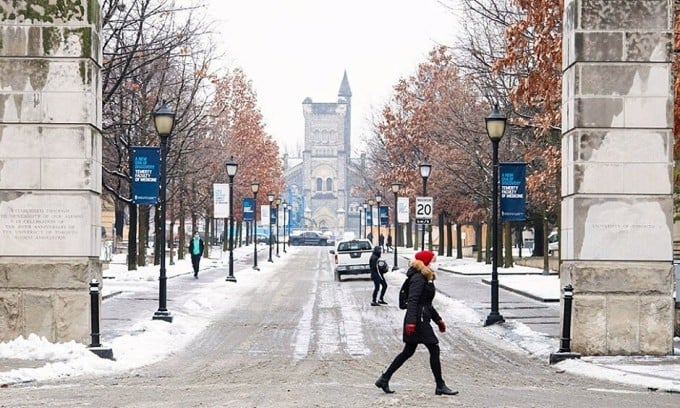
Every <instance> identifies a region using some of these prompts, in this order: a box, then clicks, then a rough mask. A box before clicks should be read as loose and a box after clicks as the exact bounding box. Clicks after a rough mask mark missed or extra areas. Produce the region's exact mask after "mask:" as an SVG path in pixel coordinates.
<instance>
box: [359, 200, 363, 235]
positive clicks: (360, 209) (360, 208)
mask: <svg viewBox="0 0 680 408" xmlns="http://www.w3.org/2000/svg"><path fill="white" fill-rule="evenodd" d="M363 209H364V207H362V206H361V205H359V238H361V211H362V210H363Z"/></svg>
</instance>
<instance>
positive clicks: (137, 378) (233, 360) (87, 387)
mask: <svg viewBox="0 0 680 408" xmlns="http://www.w3.org/2000/svg"><path fill="white" fill-rule="evenodd" d="M277 262H287V265H286V266H285V267H283V268H277V269H276V270H272V271H271V272H258V273H262V276H261V283H260V284H259V285H257V286H255V287H254V288H253V289H252V290H249V291H247V292H245V293H240V294H239V295H238V296H237V297H235V296H232V295H231V294H230V293H228V292H227V293H225V295H224V308H223V309H222V310H219V315H218V316H216V317H214V318H212V319H211V321H212V323H210V324H209V325H208V326H207V328H206V329H205V330H203V331H202V332H201V333H200V334H199V335H198V336H197V337H196V338H195V339H194V340H193V341H192V342H191V343H190V345H189V346H188V347H186V348H184V349H183V350H181V351H180V352H177V353H175V354H173V355H170V356H169V357H168V358H166V359H164V360H163V361H161V362H158V363H154V364H152V365H150V366H145V367H141V368H138V369H135V370H133V371H131V372H128V373H122V374H116V375H115V376H104V377H101V376H98V377H90V376H81V377H76V378H71V379H61V380H56V381H48V382H41V383H31V384H25V385H15V386H13V387H10V388H8V389H3V390H0V407H34V406H50V407H75V406H79V407H80V406H96V407H198V406H202V407H227V406H229V407H397V406H412V407H440V406H441V407H443V406H452V405H453V406H461V407H617V408H627V407H630V408H633V407H640V406H654V407H677V406H678V403H679V401H680V399H679V398H680V397H678V396H677V395H673V394H667V393H652V392H647V391H644V390H641V389H640V388H639V387H638V388H633V387H627V386H624V385H618V384H613V383H609V382H603V381H597V380H592V379H588V378H585V377H580V376H574V375H570V374H566V373H560V372H558V370H557V369H556V368H555V367H551V366H549V365H548V364H547V362H546V361H545V360H543V359H542V360H539V359H535V358H531V357H529V356H527V355H526V354H525V353H522V352H519V351H518V350H517V349H516V348H514V347H512V346H511V345H509V344H507V343H506V342H503V341H501V340H499V339H498V338H496V337H495V336H494V335H493V332H491V331H489V330H486V329H484V328H482V327H480V325H479V324H477V323H473V322H467V321H456V320H455V319H454V318H453V317H452V316H454V315H455V313H454V312H455V310H454V308H455V306H456V303H455V300H451V299H448V298H446V297H445V296H442V295H440V296H438V297H437V298H436V299H435V306H437V307H438V309H439V311H440V313H441V314H442V315H443V316H444V318H445V320H447V323H448V327H449V330H448V331H447V333H445V334H442V335H440V341H441V349H442V366H443V373H444V378H445V379H446V380H447V383H448V384H449V385H450V386H451V387H453V388H456V389H458V390H460V395H458V396H455V397H441V396H435V395H434V380H433V378H432V375H431V374H430V371H429V366H428V355H427V351H426V350H425V348H420V349H419V350H418V351H417V352H416V354H415V355H414V356H413V357H412V358H411V360H409V361H408V362H407V363H406V364H405V365H404V366H403V367H402V369H401V370H400V371H398V372H397V373H396V374H395V376H394V377H393V378H392V381H391V383H390V385H391V387H392V388H393V389H394V390H396V393H395V394H391V395H387V394H384V393H382V391H380V390H379V389H377V388H376V387H375V386H374V385H373V382H374V381H375V379H376V378H377V377H378V376H379V375H380V373H381V371H382V370H383V369H384V367H385V366H386V365H387V364H388V363H389V362H390V361H391V359H392V358H393V357H394V356H395V355H396V354H397V353H398V352H399V351H400V350H401V347H402V343H401V323H402V319H403V311H401V310H399V309H398V307H397V306H396V304H395V300H396V297H397V291H398V287H399V284H400V282H401V280H402V279H403V275H401V274H400V273H398V272H392V273H389V274H388V275H387V277H388V282H389V283H390V285H391V286H390V288H389V289H388V296H387V299H388V301H389V302H390V305H389V306H381V307H371V306H370V304H369V303H370V292H371V290H372V283H371V282H370V280H368V278H367V277H360V278H356V279H347V280H346V281H343V282H335V281H334V280H333V273H332V265H331V263H330V257H329V256H328V248H318V247H295V248H291V249H290V250H289V253H288V254H287V256H286V257H285V261H284V260H283V258H282V259H281V260H278V259H277ZM243 267H245V266H243ZM253 273H256V272H253ZM225 275H226V274H225V271H224V270H223V269H221V270H219V269H218V270H213V271H209V272H206V273H205V274H204V275H202V276H201V280H200V284H201V285H210V284H211V282H218V281H220V282H221V281H223V280H224V276H225ZM236 285H238V283H237V284H236ZM177 286H178V285H170V287H171V290H172V291H173V292H171V293H170V294H169V298H170V299H175V300H173V302H175V303H177V302H180V300H181V301H183V302H186V301H187V299H190V298H191V295H192V293H191V291H190V290H188V289H186V288H178V287H177ZM215 286H217V285H216V284H215ZM180 290H182V291H183V292H182V293H180V292H179V291H180ZM133 301H135V302H146V303H148V302H151V303H152V304H153V299H149V298H144V297H140V296H137V297H136V298H134V299H133V298H130V299H128V301H127V304H128V306H127V307H128V308H129V307H132V306H130V304H131V302H133ZM125 304H126V303H125V302H123V301H122V300H121V301H120V302H119V303H118V305H117V306H116V307H119V308H123V307H126V306H125ZM172 306H173V304H172V303H171V304H170V305H169V308H170V309H171V310H172ZM152 309H153V307H152ZM144 313H146V314H148V312H146V311H145V312H144ZM128 314H129V311H128ZM447 316H448V317H447ZM173 324H174V323H173Z"/></svg>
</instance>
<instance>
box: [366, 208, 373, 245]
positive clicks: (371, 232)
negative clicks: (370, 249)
mask: <svg viewBox="0 0 680 408" xmlns="http://www.w3.org/2000/svg"><path fill="white" fill-rule="evenodd" d="M368 212H369V213H370V214H371V225H369V229H368V235H370V236H371V237H370V238H369V241H371V245H373V199H372V198H369V199H368ZM366 222H367V223H368V216H366ZM368 235H367V236H366V237H367V238H368Z"/></svg>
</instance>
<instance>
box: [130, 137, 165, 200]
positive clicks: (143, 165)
mask: <svg viewBox="0 0 680 408" xmlns="http://www.w3.org/2000/svg"><path fill="white" fill-rule="evenodd" d="M160 163H161V150H160V148H158V147H147V146H135V147H133V148H132V202H133V203H134V204H157V203H158V193H159V191H160V174H161V171H160Z"/></svg>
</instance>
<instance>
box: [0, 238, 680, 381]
mask: <svg viewBox="0 0 680 408" xmlns="http://www.w3.org/2000/svg"><path fill="white" fill-rule="evenodd" d="M251 250H252V249H251V248H249V247H241V248H237V249H235V250H234V256H235V257H237V256H239V254H241V253H246V252H248V253H249V251H251ZM291 250H293V248H291ZM398 250H399V254H400V255H402V256H403V255H406V256H409V255H411V254H412V253H413V251H412V250H408V249H405V248H404V249H402V248H399V249H398ZM289 252H290V251H289ZM281 259H282V260H283V262H277V263H275V264H272V263H267V262H262V263H261V264H260V265H259V266H260V269H261V271H260V272H259V273H257V274H243V273H242V274H239V277H238V284H237V285H234V284H233V283H231V282H225V280H224V279H223V278H218V279H216V280H215V281H214V282H211V284H210V285H197V286H196V288H195V289H192V291H191V292H190V293H187V294H186V295H185V296H184V297H183V298H182V301H178V302H176V303H177V307H176V308H175V309H174V310H173V311H172V313H173V315H175V316H176V317H177V318H176V319H175V320H174V322H173V323H172V324H168V323H167V322H164V321H159V320H151V319H149V318H148V316H147V317H146V318H144V319H143V320H140V321H138V322H135V323H134V327H133V330H131V333H132V334H129V335H123V336H119V337H117V338H115V339H113V340H112V341H111V342H110V343H109V344H104V345H103V346H105V347H110V348H111V349H113V350H114V357H115V361H111V360H106V359H101V358H99V357H97V356H96V355H95V354H93V353H92V352H91V351H90V350H88V348H87V346H86V345H83V344H79V343H75V342H68V343H59V344H54V343H50V342H48V341H46V340H45V338H41V337H38V336H36V335H30V336H29V337H28V338H24V337H19V338H17V339H15V340H13V341H9V342H5V343H0V364H1V360H2V359H6V360H24V361H25V363H24V364H23V366H24V367H23V368H17V369H13V370H10V371H6V372H0V384H12V383H20V382H29V381H42V380H47V379H52V378H59V377H66V376H77V375H81V374H110V373H112V372H121V371H128V372H129V371H130V370H134V369H136V368H138V367H141V366H144V365H147V364H151V363H153V362H155V361H159V360H161V359H163V358H165V357H167V356H168V355H170V354H171V353H173V352H174V351H176V350H179V349H181V348H182V347H184V346H185V345H186V344H187V343H188V342H189V341H191V339H192V338H193V337H194V336H196V335H197V333H198V332H199V331H200V330H196V328H197V327H198V328H199V329H202V328H205V327H206V326H207V325H208V324H210V322H211V321H212V319H214V318H215V316H217V315H219V314H220V312H221V311H223V310H227V308H229V307H233V306H234V305H235V303H236V301H237V300H238V299H239V297H240V296H244V295H247V294H248V293H249V292H250V291H252V290H254V289H255V288H256V287H257V284H258V282H259V281H260V280H261V279H263V278H264V279H266V277H267V276H268V275H270V274H273V273H274V272H275V271H276V270H277V269H275V268H283V267H285V263H286V261H285V260H286V259H290V258H288V257H284V258H281ZM225 261H226V259H225V257H223V259H217V260H214V259H213V260H210V259H208V260H204V262H205V264H204V265H206V264H211V265H212V266H214V267H217V266H223V265H224V264H225V263H226V262H225ZM438 264H439V268H453V267H455V269H456V271H457V272H458V271H464V272H461V273H466V274H490V273H491V269H490V268H491V266H490V265H487V264H483V263H477V262H475V261H474V260H471V259H465V260H456V259H452V258H445V257H440V258H439V260H438ZM166 269H167V272H166V273H167V276H168V277H171V276H174V275H176V274H181V273H184V274H186V272H187V271H190V270H191V265H190V262H189V261H188V260H181V261H177V262H176V263H175V264H174V265H167V266H166ZM541 272H542V271H541V270H540V269H536V268H528V267H522V266H516V267H515V268H499V282H500V284H502V285H503V284H506V285H521V286H522V287H523V288H524V289H525V290H526V289H527V288H531V290H533V291H537V292H540V291H544V292H545V293H546V294H549V295H550V296H554V295H555V292H557V296H559V280H558V279H557V277H556V276H554V275H547V276H546V275H542V274H541ZM104 276H105V277H106V276H115V279H105V282H104V285H103V288H102V295H103V296H107V295H110V294H112V293H115V292H117V291H131V290H132V291H148V290H156V288H157V279H158V266H148V267H141V268H139V269H138V270H137V271H134V272H129V271H127V267H126V265H125V263H124V257H123V259H119V258H114V260H113V262H112V263H111V264H110V265H109V269H108V270H106V271H105V273H104ZM397 276H401V275H391V278H390V279H391V280H393V279H397ZM399 279H403V277H401V278H399ZM391 284H392V285H396V284H399V283H398V282H391ZM215 285H218V286H219V287H224V288H225V289H226V288H227V287H228V289H229V290H228V291H226V290H224V291H222V290H215ZM227 292H228V293H229V296H228V297H227V298H226V299H225V295H224V293H227ZM437 299H438V302H440V303H441V304H442V305H443V306H444V308H445V309H446V310H447V312H446V313H447V314H450V315H452V316H454V319H452V321H456V322H460V323H461V324H470V325H474V324H481V323H480V322H481V321H482V316H480V315H479V314H478V313H477V312H476V311H475V310H473V309H472V308H470V307H467V306H466V305H465V303H464V302H462V301H460V300H456V299H450V298H446V297H443V296H440V297H438V298H437ZM487 329H488V330H487V333H489V334H491V335H493V336H496V337H497V338H498V339H499V341H503V342H504V343H505V345H506V346H507V347H508V348H509V349H513V348H516V349H521V350H523V351H524V352H526V353H529V354H530V355H533V356H536V357H538V358H541V359H544V360H547V357H548V356H549V354H550V353H551V352H554V351H555V348H554V340H549V339H548V338H547V336H545V335H544V334H542V333H536V332H534V331H532V330H531V329H529V328H528V326H526V325H525V324H523V323H521V322H518V321H509V322H506V323H504V324H503V325H494V326H490V327H488V328H487ZM675 340H676V344H677V343H678V341H680V339H678V338H676V339H675ZM297 347H300V348H304V344H303V343H300V344H298V345H297V346H296V354H297ZM357 347H358V348H359V349H358V350H357V352H358V353H359V354H362V353H365V352H366V350H363V349H360V347H359V345H357ZM300 352H302V350H300ZM675 354H676V355H675V356H664V357H644V356H643V357H583V358H581V359H578V360H565V361H563V362H560V363H558V364H556V365H555V366H556V367H557V368H559V369H562V370H565V371H568V372H571V373H575V374H581V375H587V376H592V377H597V378H601V379H606V380H611V381H616V382H622V383H626V384H631V385H639V386H643V387H648V388H656V389H660V390H666V391H673V392H680V349H677V348H676V350H675ZM43 362H45V363H43ZM32 363H33V364H32ZM31 365H38V366H37V367H32V366H31ZM0 368H1V365H0Z"/></svg>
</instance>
